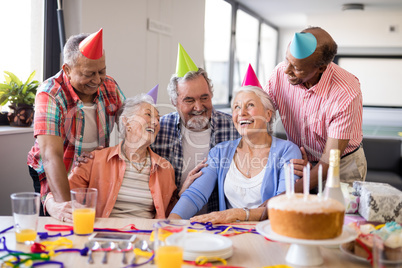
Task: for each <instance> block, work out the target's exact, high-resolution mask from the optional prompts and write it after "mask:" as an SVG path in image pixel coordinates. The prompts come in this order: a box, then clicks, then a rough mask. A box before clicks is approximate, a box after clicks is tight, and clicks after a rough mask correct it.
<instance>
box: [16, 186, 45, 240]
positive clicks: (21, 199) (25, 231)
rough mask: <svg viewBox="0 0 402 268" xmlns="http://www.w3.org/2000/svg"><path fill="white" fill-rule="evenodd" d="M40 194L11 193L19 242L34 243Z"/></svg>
mask: <svg viewBox="0 0 402 268" xmlns="http://www.w3.org/2000/svg"><path fill="white" fill-rule="evenodd" d="M39 202H40V194H39V193H33V192H32V193H31V192H22V193H14V194H11V205H12V211H13V217H14V228H15V239H16V241H17V243H24V244H32V243H33V242H34V241H35V239H36V228H37V227H38V217H39V208H40V206H39Z"/></svg>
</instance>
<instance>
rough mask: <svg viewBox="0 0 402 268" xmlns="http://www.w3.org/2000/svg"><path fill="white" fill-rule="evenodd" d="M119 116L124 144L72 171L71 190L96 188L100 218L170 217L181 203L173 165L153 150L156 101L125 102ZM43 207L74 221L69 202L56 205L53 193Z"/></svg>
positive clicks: (141, 97) (146, 98)
mask: <svg viewBox="0 0 402 268" xmlns="http://www.w3.org/2000/svg"><path fill="white" fill-rule="evenodd" d="M119 115H120V116H119V134H120V137H121V138H122V139H123V140H122V142H121V143H120V144H118V145H116V146H114V147H110V148H105V149H102V150H97V151H93V158H92V159H88V162H87V163H81V165H80V166H79V167H75V168H74V169H73V170H72V172H71V174H70V176H69V184H70V188H71V189H74V188H96V189H98V200H97V204H96V217H141V218H157V219H161V218H166V216H167V215H169V212H170V210H171V208H172V207H173V205H174V203H175V202H176V200H177V199H176V194H174V192H175V191H176V185H175V181H174V170H173V167H172V165H171V164H170V163H169V162H168V161H167V160H165V159H164V158H162V157H160V156H159V155H157V154H155V153H154V152H153V151H152V150H151V149H150V148H149V145H150V144H152V143H153V142H154V140H155V136H156V135H157V134H158V132H159V128H160V126H159V113H158V110H157V109H156V108H155V105H154V102H153V99H152V97H151V96H149V95H145V94H141V95H139V96H136V97H134V98H129V99H127V100H126V101H125V102H124V104H123V106H122V108H121V109H120V110H119ZM45 207H46V209H47V211H48V212H49V214H50V215H51V216H52V217H55V218H57V219H61V220H62V221H67V222H71V221H72V215H71V213H72V212H71V204H70V202H64V203H57V202H55V201H54V200H53V198H52V196H51V194H50V195H48V198H47V199H46V203H45Z"/></svg>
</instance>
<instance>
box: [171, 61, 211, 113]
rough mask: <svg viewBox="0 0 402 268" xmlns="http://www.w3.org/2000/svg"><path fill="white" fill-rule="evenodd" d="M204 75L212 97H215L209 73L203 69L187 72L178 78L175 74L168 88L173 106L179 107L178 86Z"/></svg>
mask: <svg viewBox="0 0 402 268" xmlns="http://www.w3.org/2000/svg"><path fill="white" fill-rule="evenodd" d="M200 75H202V76H203V77H204V78H205V81H207V84H208V88H209V92H210V93H211V95H212V96H213V95H214V91H213V85H212V82H211V79H209V78H208V74H207V72H206V71H205V70H204V69H202V68H198V71H196V72H195V71H190V72H187V73H186V74H185V75H184V76H183V77H178V76H177V74H173V75H172V77H171V78H170V82H169V84H168V87H167V91H168V94H169V96H170V101H171V102H172V104H173V105H175V106H176V105H177V96H178V94H177V84H178V83H181V82H183V81H189V80H194V79H196V78H197V77H198V76H200Z"/></svg>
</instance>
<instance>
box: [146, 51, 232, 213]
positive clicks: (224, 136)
mask: <svg viewBox="0 0 402 268" xmlns="http://www.w3.org/2000/svg"><path fill="white" fill-rule="evenodd" d="M168 92H169V95H170V100H171V102H172V104H173V105H174V106H175V108H176V110H177V112H173V113H169V114H167V115H164V116H162V117H161V119H160V126H161V129H160V131H159V133H158V135H157V137H156V140H155V142H154V143H153V144H152V145H151V148H152V150H153V151H154V152H155V153H157V154H159V155H160V156H162V157H164V158H166V159H167V160H168V161H169V162H170V163H171V164H172V165H173V168H174V170H175V178H176V186H177V188H178V189H179V195H181V193H182V192H183V191H184V190H185V189H187V188H188V186H189V185H190V184H191V183H192V182H193V181H194V180H195V179H196V178H198V177H199V176H200V175H201V174H202V173H201V171H200V170H201V168H202V167H204V166H205V165H204V163H205V161H203V160H205V159H206V157H207V156H208V152H209V150H210V149H211V148H212V147H214V146H215V145H216V144H218V143H220V142H223V141H227V140H234V139H237V138H238V137H239V133H238V132H237V130H236V128H235V127H234V125H233V122H232V116H230V115H228V114H225V113H223V112H219V111H216V110H215V109H214V108H213V106H212V97H213V90H212V83H211V80H210V79H209V78H208V75H207V73H206V72H205V70H203V69H202V68H198V67H197V66H196V65H195V64H194V63H193V61H192V60H191V58H190V57H189V56H188V55H187V53H186V52H185V50H184V49H183V47H182V46H181V45H180V44H179V53H178V60H177V70H176V73H175V74H174V75H173V76H172V77H171V79H170V83H169V85H168ZM207 206H208V207H207ZM207 206H205V207H204V209H203V210H201V212H200V214H201V213H206V212H212V211H217V210H219V207H218V192H217V186H216V187H215V190H214V191H213V193H212V195H211V197H210V198H209V201H208V204H207Z"/></svg>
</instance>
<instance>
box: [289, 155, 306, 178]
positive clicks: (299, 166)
mask: <svg viewBox="0 0 402 268" xmlns="http://www.w3.org/2000/svg"><path fill="white" fill-rule="evenodd" d="M300 151H301V153H302V159H292V160H291V163H293V166H294V172H295V175H297V176H299V177H300V179H301V178H303V168H304V167H305V166H306V165H307V163H309V162H308V158H307V153H306V150H305V149H304V148H303V147H300ZM310 169H311V165H310Z"/></svg>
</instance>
